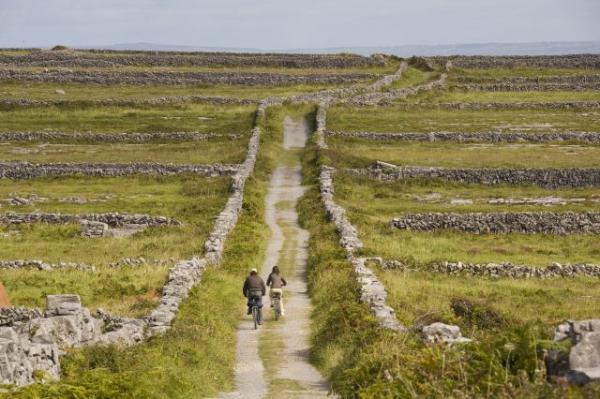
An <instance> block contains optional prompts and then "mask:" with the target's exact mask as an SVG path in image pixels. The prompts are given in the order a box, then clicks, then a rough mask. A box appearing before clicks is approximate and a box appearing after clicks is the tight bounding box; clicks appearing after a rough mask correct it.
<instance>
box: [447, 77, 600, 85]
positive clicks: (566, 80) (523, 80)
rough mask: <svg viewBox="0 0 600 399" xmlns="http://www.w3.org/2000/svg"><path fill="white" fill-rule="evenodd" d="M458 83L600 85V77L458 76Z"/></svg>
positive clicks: (454, 80) (454, 78)
mask: <svg viewBox="0 0 600 399" xmlns="http://www.w3.org/2000/svg"><path fill="white" fill-rule="evenodd" d="M452 81H453V82H457V83H478V84H529V83H535V84H548V83H560V84H588V83H600V75H556V76H505V77H502V78H493V77H476V76H456V77H453V78H452Z"/></svg>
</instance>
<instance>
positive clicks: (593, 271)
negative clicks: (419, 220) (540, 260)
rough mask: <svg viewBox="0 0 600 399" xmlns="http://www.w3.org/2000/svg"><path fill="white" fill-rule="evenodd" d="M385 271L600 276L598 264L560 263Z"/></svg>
mask: <svg viewBox="0 0 600 399" xmlns="http://www.w3.org/2000/svg"><path fill="white" fill-rule="evenodd" d="M382 264H383V266H382V267H383V268H384V269H386V270H397V271H427V272H432V273H443V274H448V275H457V276H460V275H468V276H477V277H487V278H510V279H528V278H538V279H547V278H570V277H577V276H585V277H600V265H597V264H560V263H556V262H555V263H553V264H551V265H548V266H541V267H536V266H528V265H515V264H513V263H510V262H502V263H468V262H433V263H430V264H426V265H418V266H413V265H408V264H406V263H404V262H401V261H397V260H389V261H383V262H382Z"/></svg>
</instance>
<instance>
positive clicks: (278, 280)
mask: <svg viewBox="0 0 600 399" xmlns="http://www.w3.org/2000/svg"><path fill="white" fill-rule="evenodd" d="M286 285H287V281H285V279H284V278H283V276H282V275H281V273H280V272H279V267H278V266H273V270H272V271H271V274H269V278H267V286H269V287H270V288H271V289H270V290H269V298H270V300H271V307H273V296H274V295H275V294H279V309H280V310H281V315H282V316H283V315H284V313H285V311H284V310H283V287H285V286H286Z"/></svg>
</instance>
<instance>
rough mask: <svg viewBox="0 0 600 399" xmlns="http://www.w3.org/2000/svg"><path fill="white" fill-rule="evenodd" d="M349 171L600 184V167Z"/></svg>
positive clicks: (548, 184) (386, 166) (388, 176)
mask: <svg viewBox="0 0 600 399" xmlns="http://www.w3.org/2000/svg"><path fill="white" fill-rule="evenodd" d="M348 172H349V173H352V174H355V175H358V176H367V177H369V178H372V179H377V180H384V181H396V180H404V179H419V178H420V179H441V180H446V181H452V182H457V183H466V184H490V185H494V184H535V185H537V186H540V187H542V188H559V187H590V186H592V187H595V186H600V168H569V169H554V168H548V169H514V168H498V169H494V168H460V169H459V168H456V169H451V168H439V167H422V166H396V165H393V164H390V163H387V162H381V161H377V162H375V163H374V164H373V165H371V166H370V167H369V168H366V169H348Z"/></svg>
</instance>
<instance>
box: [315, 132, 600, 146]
mask: <svg viewBox="0 0 600 399" xmlns="http://www.w3.org/2000/svg"><path fill="white" fill-rule="evenodd" d="M325 136H326V137H343V138H352V139H363V140H373V141H393V140H397V141H423V142H436V141H441V142H458V143H524V142H527V143H548V142H580V143H586V144H600V132H544V133H534V132H513V131H511V132H472V133H471V132H460V133H458V132H430V133H413V132H401V133H379V132H334V131H326V132H325Z"/></svg>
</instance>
